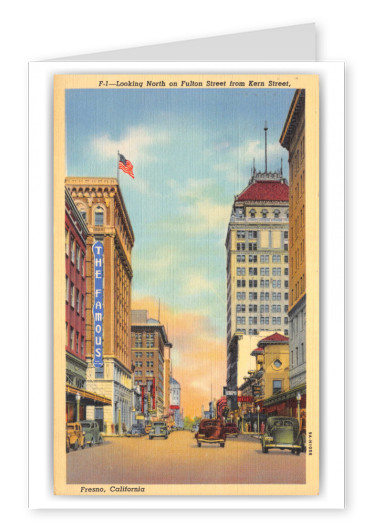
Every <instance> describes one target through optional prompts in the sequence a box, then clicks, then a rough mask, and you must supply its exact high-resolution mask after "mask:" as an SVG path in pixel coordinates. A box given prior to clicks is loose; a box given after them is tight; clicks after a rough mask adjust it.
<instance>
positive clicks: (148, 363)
mask: <svg viewBox="0 0 376 531" xmlns="http://www.w3.org/2000/svg"><path fill="white" fill-rule="evenodd" d="M134 364H135V366H136V367H142V361H135V362H134ZM146 367H154V361H147V362H146Z"/></svg>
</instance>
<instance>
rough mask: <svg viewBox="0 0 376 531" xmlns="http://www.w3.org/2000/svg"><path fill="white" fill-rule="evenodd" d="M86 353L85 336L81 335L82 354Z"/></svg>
mask: <svg viewBox="0 0 376 531" xmlns="http://www.w3.org/2000/svg"><path fill="white" fill-rule="evenodd" d="M84 354H85V338H84V336H81V356H83V355H84Z"/></svg>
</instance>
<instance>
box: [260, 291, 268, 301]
mask: <svg viewBox="0 0 376 531" xmlns="http://www.w3.org/2000/svg"><path fill="white" fill-rule="evenodd" d="M260 300H261V301H268V300H269V292H268V291H266V292H265V291H262V292H261V293H260Z"/></svg>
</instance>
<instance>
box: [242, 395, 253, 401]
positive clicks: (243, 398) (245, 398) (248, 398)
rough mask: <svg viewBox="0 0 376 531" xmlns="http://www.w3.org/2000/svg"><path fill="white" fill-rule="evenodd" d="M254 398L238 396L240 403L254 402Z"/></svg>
mask: <svg viewBox="0 0 376 531" xmlns="http://www.w3.org/2000/svg"><path fill="white" fill-rule="evenodd" d="M252 401H253V397H252V396H238V402H252Z"/></svg>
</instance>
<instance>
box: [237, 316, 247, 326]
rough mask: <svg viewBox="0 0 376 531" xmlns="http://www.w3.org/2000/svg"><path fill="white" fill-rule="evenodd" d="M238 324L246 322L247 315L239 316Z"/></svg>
mask: <svg viewBox="0 0 376 531" xmlns="http://www.w3.org/2000/svg"><path fill="white" fill-rule="evenodd" d="M236 324H245V317H240V316H238V317H237V318H236Z"/></svg>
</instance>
